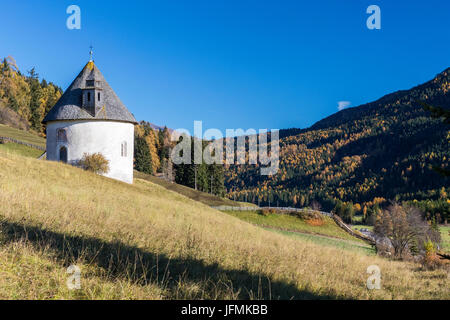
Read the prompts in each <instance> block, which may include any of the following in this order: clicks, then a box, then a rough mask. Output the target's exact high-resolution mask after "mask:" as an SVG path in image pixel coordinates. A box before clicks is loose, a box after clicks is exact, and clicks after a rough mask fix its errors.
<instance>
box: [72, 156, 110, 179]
mask: <svg viewBox="0 0 450 320" xmlns="http://www.w3.org/2000/svg"><path fill="white" fill-rule="evenodd" d="M78 165H79V166H80V167H82V168H83V169H84V170H87V171H91V172H95V173H98V174H104V173H108V172H109V160H107V159H106V158H105V157H104V156H103V155H102V154H101V153H93V154H88V153H84V154H83V157H82V158H81V160H80V161H78Z"/></svg>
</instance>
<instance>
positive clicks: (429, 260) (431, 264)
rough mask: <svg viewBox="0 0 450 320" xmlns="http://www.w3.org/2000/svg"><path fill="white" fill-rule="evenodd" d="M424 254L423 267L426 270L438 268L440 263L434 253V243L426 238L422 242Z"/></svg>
mask: <svg viewBox="0 0 450 320" xmlns="http://www.w3.org/2000/svg"><path fill="white" fill-rule="evenodd" d="M424 248H425V256H424V257H423V263H422V264H423V267H424V268H426V269H428V270H434V269H436V268H438V267H439V266H440V264H441V261H440V259H439V257H438V256H437V254H436V246H435V245H434V243H433V242H432V241H431V240H430V239H428V240H427V241H426V242H425V243H424Z"/></svg>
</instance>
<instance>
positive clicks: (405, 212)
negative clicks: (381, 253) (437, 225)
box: [374, 203, 441, 259]
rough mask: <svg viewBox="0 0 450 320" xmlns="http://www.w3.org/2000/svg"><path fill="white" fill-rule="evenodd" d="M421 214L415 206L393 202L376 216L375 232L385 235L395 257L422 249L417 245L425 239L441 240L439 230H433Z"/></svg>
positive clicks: (436, 241) (402, 256)
mask: <svg viewBox="0 0 450 320" xmlns="http://www.w3.org/2000/svg"><path fill="white" fill-rule="evenodd" d="M422 216H423V214H422V212H421V211H420V210H419V209H417V208H415V207H411V206H400V205H399V204H397V203H393V204H392V205H390V206H389V207H388V208H387V209H386V210H384V211H382V212H380V214H379V215H378V216H377V220H376V223H375V228H374V231H375V234H376V235H378V236H382V237H387V238H388V239H389V240H390V241H391V243H392V246H393V247H394V256H395V258H398V259H402V258H404V257H405V256H408V255H410V254H411V253H414V252H418V251H419V252H420V251H421V250H423V249H424V248H423V247H422V248H421V247H417V246H418V245H420V246H423V245H424V243H425V241H426V240H427V239H429V240H431V242H433V243H439V242H440V241H441V239H440V234H439V232H436V231H435V230H433V229H432V228H431V227H430V226H429V225H428V223H427V222H426V221H425V220H424V219H423V218H422Z"/></svg>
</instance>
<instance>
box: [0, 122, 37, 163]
mask: <svg viewBox="0 0 450 320" xmlns="http://www.w3.org/2000/svg"><path fill="white" fill-rule="evenodd" d="M0 137H7V138H12V139H16V140H20V141H22V142H26V143H30V144H33V145H37V146H40V147H45V139H44V138H42V137H39V136H38V135H35V134H33V133H30V132H28V131H25V130H19V129H15V128H11V127H9V126H6V125H3V124H0ZM0 150H2V151H5V152H12V153H16V154H20V155H23V156H27V157H32V158H37V157H39V156H40V155H41V154H42V151H41V150H38V149H35V148H32V147H29V146H26V145H22V144H17V143H12V142H8V143H4V144H1V143H0Z"/></svg>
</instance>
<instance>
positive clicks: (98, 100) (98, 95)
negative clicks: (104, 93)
mask: <svg viewBox="0 0 450 320" xmlns="http://www.w3.org/2000/svg"><path fill="white" fill-rule="evenodd" d="M97 96H98V101H100V92H99V93H98V94H97Z"/></svg>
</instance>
